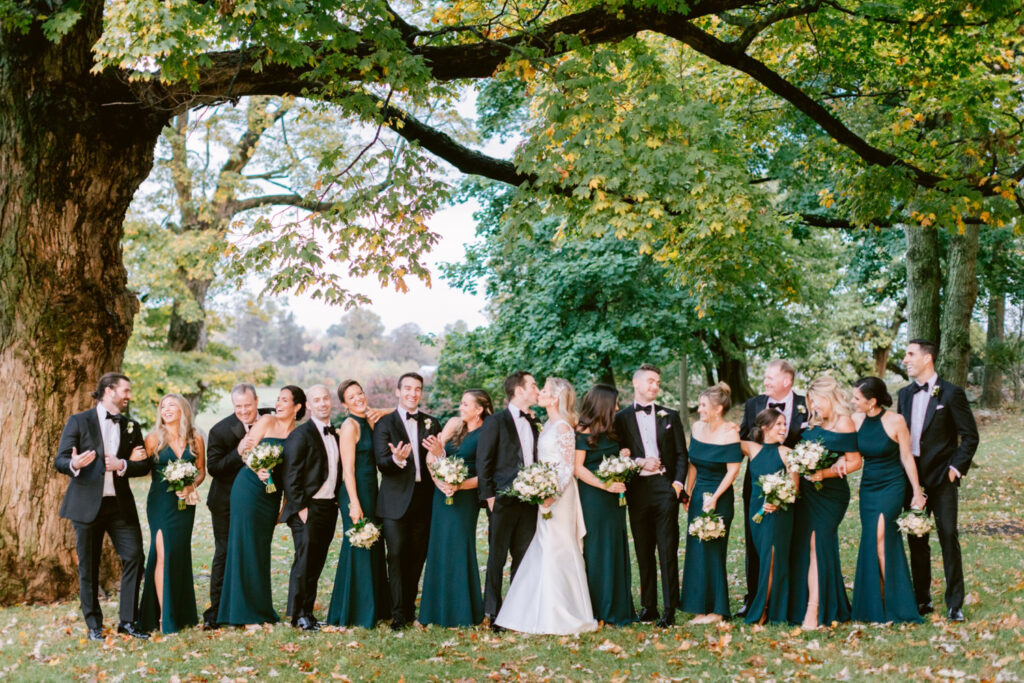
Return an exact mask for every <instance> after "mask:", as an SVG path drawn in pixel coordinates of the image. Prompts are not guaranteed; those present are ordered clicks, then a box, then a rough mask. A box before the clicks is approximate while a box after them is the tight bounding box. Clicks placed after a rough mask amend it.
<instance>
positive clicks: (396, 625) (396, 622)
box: [391, 619, 409, 631]
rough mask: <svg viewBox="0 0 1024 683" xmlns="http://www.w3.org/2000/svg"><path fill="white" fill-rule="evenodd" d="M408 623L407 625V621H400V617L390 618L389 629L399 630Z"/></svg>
mask: <svg viewBox="0 0 1024 683" xmlns="http://www.w3.org/2000/svg"><path fill="white" fill-rule="evenodd" d="M408 625H409V622H407V621H402V620H401V619H392V620H391V630H392V631H401V630H402V629H404V628H405V627H406V626H408Z"/></svg>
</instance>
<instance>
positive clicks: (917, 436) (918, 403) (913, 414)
mask: <svg viewBox="0 0 1024 683" xmlns="http://www.w3.org/2000/svg"><path fill="white" fill-rule="evenodd" d="M938 381H939V374H938V373H937V372H933V373H932V376H931V377H930V378H929V379H928V381H927V382H918V383H917V384H918V386H920V385H921V384H924V385H926V386H927V387H928V388H927V389H922V390H921V391H915V392H914V396H913V398H912V399H911V403H910V452H911V453H912V454H913V455H914V457H915V458H918V457H921V431H922V430H923V429H924V416H925V414H927V412H928V401H930V400H931V398H932V390H933V389H934V388H935V383H936V382H938Z"/></svg>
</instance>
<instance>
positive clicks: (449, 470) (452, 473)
mask: <svg viewBox="0 0 1024 683" xmlns="http://www.w3.org/2000/svg"><path fill="white" fill-rule="evenodd" d="M429 467H430V473H431V474H432V475H434V478H435V479H437V480H438V481H440V482H444V483H445V484H451V485H452V486H458V485H459V484H461V483H462V482H464V481H466V480H467V479H469V468H468V467H466V461H465V460H463V459H462V458H458V457H455V456H448V457H443V458H435V459H434V462H432V463H430V466H429ZM452 502H454V501H453V499H452V497H451V496H445V499H444V504H445V505H451V504H452Z"/></svg>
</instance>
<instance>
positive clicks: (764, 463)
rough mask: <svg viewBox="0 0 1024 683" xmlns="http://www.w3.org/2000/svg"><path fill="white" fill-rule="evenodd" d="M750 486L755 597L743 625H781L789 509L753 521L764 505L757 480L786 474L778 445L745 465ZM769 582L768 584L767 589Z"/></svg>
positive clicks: (786, 595) (785, 613) (785, 598)
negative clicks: (756, 559)
mask: <svg viewBox="0 0 1024 683" xmlns="http://www.w3.org/2000/svg"><path fill="white" fill-rule="evenodd" d="M748 467H749V468H750V479H751V481H752V482H753V484H754V488H753V490H752V493H751V496H750V520H749V523H750V530H751V533H752V534H753V536H754V545H755V546H756V547H757V556H758V560H759V563H758V566H759V567H760V570H759V572H758V575H757V593H755V594H754V597H753V598H752V599H751V602H750V610H749V611H748V612H747V619H746V621H747V623H748V624H756V623H759V622H760V621H761V618H762V617H764V618H765V620H766V621H767V622H768V623H778V622H785V621H787V620H788V618H789V546H790V542H791V540H792V537H793V505H790V506H789V509H788V510H783V509H781V508H780V509H778V510H776V511H775V512H772V513H770V514H769V513H765V514H764V515H763V516H762V518H761V521H760V522H755V521H754V517H755V516H756V515H757V513H759V512H760V511H761V508H762V506H763V505H764V492H763V491H762V490H761V484H759V483H758V479H759V478H760V477H761V476H762V475H766V474H775V473H776V472H778V471H779V470H782V471H783V472H785V471H786V465H785V463H783V462H782V457H781V456H780V455H779V444H777V443H773V444H765V445H764V446H762V447H761V450H760V451H758V453H757V455H755V456H754V457H753V458H752V459H751V460H750V464H749V465H748ZM769 580H770V581H771V584H770V585H769Z"/></svg>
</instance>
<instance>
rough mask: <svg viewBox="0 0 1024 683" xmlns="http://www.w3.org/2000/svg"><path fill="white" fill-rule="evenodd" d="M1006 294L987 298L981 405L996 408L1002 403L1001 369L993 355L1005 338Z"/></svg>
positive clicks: (992, 295)
mask: <svg viewBox="0 0 1024 683" xmlns="http://www.w3.org/2000/svg"><path fill="white" fill-rule="evenodd" d="M1005 322H1006V295H1005V294H991V295H989V299H988V329H987V331H986V333H985V346H986V353H985V375H984V379H982V382H981V406H982V407H983V408H998V407H999V406H1001V405H1002V404H1003V369H1002V367H1000V365H999V363H998V362H997V360H998V359H997V358H996V357H995V356H996V355H997V353H998V349H999V347H1000V346H1002V344H1003V341H1004V338H1005Z"/></svg>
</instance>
